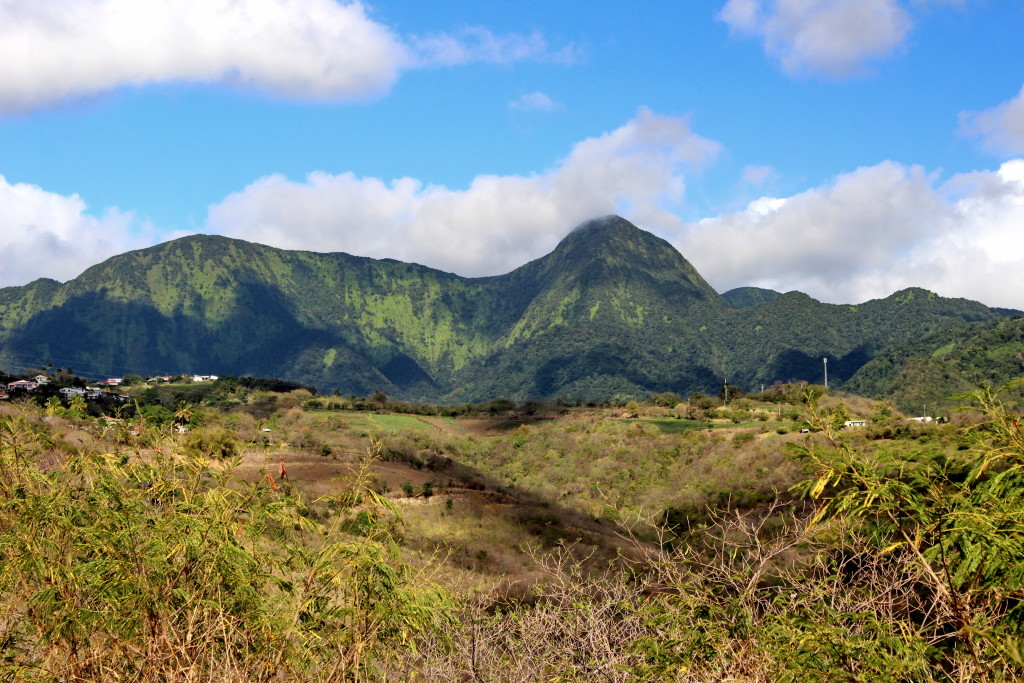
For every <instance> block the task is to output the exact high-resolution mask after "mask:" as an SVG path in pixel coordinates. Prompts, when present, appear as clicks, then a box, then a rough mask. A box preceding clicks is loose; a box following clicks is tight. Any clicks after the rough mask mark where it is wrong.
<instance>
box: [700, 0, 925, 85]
mask: <svg viewBox="0 0 1024 683" xmlns="http://www.w3.org/2000/svg"><path fill="white" fill-rule="evenodd" d="M718 17H719V19H721V20H722V21H724V22H725V23H726V24H728V25H729V27H730V28H731V29H732V30H734V31H737V32H739V33H745V34H749V35H755V36H759V37H760V38H761V39H762V40H764V46H765V51H766V52H767V53H768V54H769V55H771V56H772V57H775V58H777V59H779V61H780V62H781V63H782V67H783V69H784V70H785V71H786V72H787V73H788V74H790V75H801V74H805V73H810V74H819V75H824V76H827V77H832V78H840V77H846V76H851V75H855V74H858V73H860V72H861V71H862V70H863V69H864V67H865V65H866V64H867V63H868V62H871V61H873V60H877V59H882V58H885V57H888V56H889V55H891V54H892V53H893V52H894V51H896V50H897V49H898V48H899V47H900V45H902V43H903V41H904V39H905V38H906V36H907V33H908V32H909V31H910V28H911V25H912V22H911V19H910V16H909V14H908V13H907V11H906V10H905V9H904V8H903V7H901V6H900V3H899V2H898V1H897V0H729V1H728V2H727V3H726V4H725V6H724V7H723V8H722V10H721V12H719V14H718Z"/></svg>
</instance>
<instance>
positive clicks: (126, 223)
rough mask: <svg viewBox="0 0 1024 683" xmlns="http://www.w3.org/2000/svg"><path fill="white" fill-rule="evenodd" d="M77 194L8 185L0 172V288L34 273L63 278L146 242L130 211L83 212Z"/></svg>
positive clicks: (144, 232) (147, 236) (143, 230)
mask: <svg viewBox="0 0 1024 683" xmlns="http://www.w3.org/2000/svg"><path fill="white" fill-rule="evenodd" d="M86 210H87V207H86V204H85V202H84V201H82V199H81V198H80V197H79V196H78V195H71V196H70V197H68V196H64V195H60V194H55V193H53V192H47V191H46V190H43V189H41V188H39V187H36V186H35V185H28V184H25V183H14V184H11V183H9V182H7V180H6V179H5V178H4V177H3V176H0V263H3V268H0V286H13V285H23V284H26V283H27V282H30V281H31V280H34V279H36V278H39V277H49V278H53V279H55V280H62V281H64V280H69V279H71V278H73V277H75V276H77V275H79V274H80V273H81V272H82V271H83V270H85V269H86V268H88V267H89V266H91V265H94V264H96V263H99V262H100V261H103V260H104V259H107V258H109V257H111V256H114V255H115V254H119V253H122V252H124V251H128V250H131V249H136V248H140V247H143V246H148V245H149V244H150V243H151V235H150V234H148V233H147V226H145V225H139V222H138V221H137V220H136V218H135V216H134V215H133V214H132V213H130V212H122V211H118V210H116V209H108V210H106V211H105V212H104V213H103V214H102V215H101V216H98V217H97V216H93V215H90V214H89V213H87V212H86Z"/></svg>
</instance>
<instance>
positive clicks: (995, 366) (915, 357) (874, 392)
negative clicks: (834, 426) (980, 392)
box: [847, 317, 1024, 413]
mask: <svg viewBox="0 0 1024 683" xmlns="http://www.w3.org/2000/svg"><path fill="white" fill-rule="evenodd" d="M1021 375H1024V318H1021V317H1016V318H1003V319H997V320H990V321H985V322H978V323H971V324H969V325H963V326H957V327H952V328H947V329H945V330H942V331H940V332H937V333H935V334H932V335H928V336H926V337H924V338H922V339H918V340H914V341H911V342H907V343H904V344H897V345H895V346H893V347H890V348H888V349H886V350H885V351H883V352H882V353H881V354H879V355H878V356H877V357H875V358H873V359H872V360H870V361H869V362H868V363H866V364H865V365H864V366H863V367H861V368H860V370H858V371H857V373H856V374H855V375H854V376H853V377H852V378H851V380H850V382H849V383H848V385H847V388H848V389H849V390H850V391H853V392H856V393H859V394H863V395H865V396H877V397H882V396H886V397H891V398H892V400H893V401H894V402H895V403H896V405H897V406H899V407H900V408H901V409H903V410H906V411H910V412H914V413H919V412H920V411H921V410H923V406H925V405H930V406H932V407H933V408H935V409H938V408H939V407H940V406H949V405H954V404H956V403H957V401H955V400H953V399H952V397H953V396H956V395H959V394H964V393H967V392H969V391H971V390H973V389H974V388H976V387H977V386H978V384H980V383H988V384H990V385H993V386H1001V385H1003V384H1005V383H1007V382H1009V381H1010V380H1012V379H1014V378H1016V377H1019V376H1021Z"/></svg>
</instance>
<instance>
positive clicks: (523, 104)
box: [508, 92, 565, 112]
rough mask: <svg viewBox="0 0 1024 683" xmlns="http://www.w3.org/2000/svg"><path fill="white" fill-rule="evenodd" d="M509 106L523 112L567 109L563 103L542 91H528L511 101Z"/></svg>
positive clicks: (513, 109)
mask: <svg viewBox="0 0 1024 683" xmlns="http://www.w3.org/2000/svg"><path fill="white" fill-rule="evenodd" d="M508 108H509V109H511V110H512V111H522V112H530V111H539V112H553V111H560V110H562V109H565V107H563V106H562V105H561V104H559V103H558V102H555V101H554V100H552V99H551V98H550V97H548V96H547V95H545V94H544V93H542V92H531V93H526V94H525V95H523V96H522V97H520V98H519V99H517V100H512V101H511V102H509V103H508Z"/></svg>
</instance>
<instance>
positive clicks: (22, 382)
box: [7, 379, 39, 391]
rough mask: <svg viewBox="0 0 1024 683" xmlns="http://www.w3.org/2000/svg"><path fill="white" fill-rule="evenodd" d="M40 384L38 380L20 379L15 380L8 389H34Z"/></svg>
mask: <svg viewBox="0 0 1024 683" xmlns="http://www.w3.org/2000/svg"><path fill="white" fill-rule="evenodd" d="M38 386H39V383H38V382H33V381H31V380H27V379H19V380H17V381H15V382H11V383H10V384H8V385H7V390H8V391H32V390H33V389H35V388H36V387H38Z"/></svg>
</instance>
